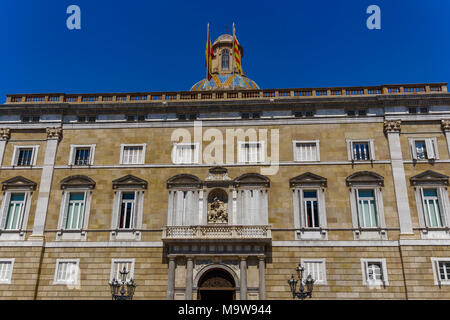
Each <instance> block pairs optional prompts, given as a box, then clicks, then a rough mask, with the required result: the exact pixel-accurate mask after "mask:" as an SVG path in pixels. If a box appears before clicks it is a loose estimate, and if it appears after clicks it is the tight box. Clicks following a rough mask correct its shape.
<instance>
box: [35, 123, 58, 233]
mask: <svg viewBox="0 0 450 320" xmlns="http://www.w3.org/2000/svg"><path fill="white" fill-rule="evenodd" d="M46 130H47V146H46V148H45V157H44V166H43V168H42V175H41V182H40V184H39V194H38V199H37V205H36V213H35V217H34V226H33V233H32V234H31V237H37V238H43V237H44V228H45V220H46V218H47V209H48V202H49V197H50V190H51V186H52V179H53V168H54V166H55V158H56V150H57V148H58V143H59V141H60V140H61V139H62V128H60V127H59V128H56V127H55V128H47V129H46Z"/></svg>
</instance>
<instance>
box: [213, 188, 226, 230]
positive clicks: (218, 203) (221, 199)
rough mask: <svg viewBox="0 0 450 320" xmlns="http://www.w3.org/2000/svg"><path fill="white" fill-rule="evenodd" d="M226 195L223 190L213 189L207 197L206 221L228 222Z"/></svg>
mask: <svg viewBox="0 0 450 320" xmlns="http://www.w3.org/2000/svg"><path fill="white" fill-rule="evenodd" d="M227 198H228V197H227V195H226V193H225V192H224V191H223V190H220V189H219V190H217V191H216V190H214V191H213V192H211V194H210V196H209V197H208V223H214V224H216V223H228V203H227Z"/></svg>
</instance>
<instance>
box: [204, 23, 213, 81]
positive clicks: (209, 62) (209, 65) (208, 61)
mask: <svg viewBox="0 0 450 320" xmlns="http://www.w3.org/2000/svg"><path fill="white" fill-rule="evenodd" d="M207 29H208V31H207V32H208V37H207V39H206V51H205V58H206V61H205V62H206V77H207V78H208V80H211V78H212V58H213V57H214V51H213V49H212V45H211V37H210V35H209V23H208V28H207Z"/></svg>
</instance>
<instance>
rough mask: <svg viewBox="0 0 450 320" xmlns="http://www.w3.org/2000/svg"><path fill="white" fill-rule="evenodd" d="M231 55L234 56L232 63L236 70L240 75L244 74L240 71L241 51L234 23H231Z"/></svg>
mask: <svg viewBox="0 0 450 320" xmlns="http://www.w3.org/2000/svg"><path fill="white" fill-rule="evenodd" d="M233 56H234V65H235V66H236V69H237V72H238V73H239V74H240V75H244V71H242V65H241V52H240V51H239V42H238V40H237V37H236V29H235V28H234V23H233Z"/></svg>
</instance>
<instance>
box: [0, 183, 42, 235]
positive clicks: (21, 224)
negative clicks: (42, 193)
mask: <svg viewBox="0 0 450 320" xmlns="http://www.w3.org/2000/svg"><path fill="white" fill-rule="evenodd" d="M2 189H3V190H4V193H3V199H2V204H1V209H0V230H8V231H10V232H7V233H0V240H23V239H24V237H25V232H24V229H26V226H27V223H28V216H29V212H30V203H31V196H32V194H33V191H34V190H36V183H35V182H33V181H31V180H28V179H26V178H24V177H21V176H18V177H14V178H11V179H9V180H6V181H4V182H3V183H2Z"/></svg>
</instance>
